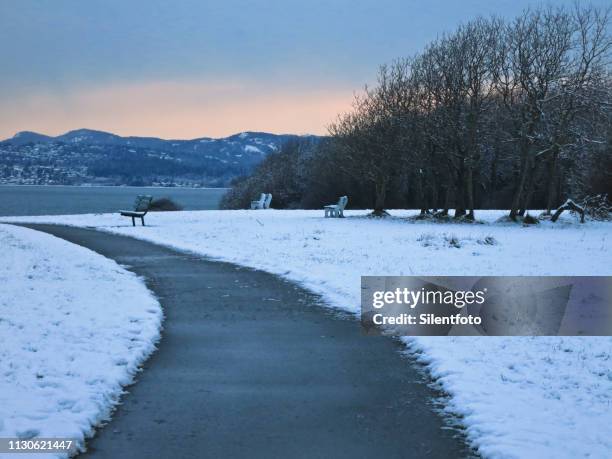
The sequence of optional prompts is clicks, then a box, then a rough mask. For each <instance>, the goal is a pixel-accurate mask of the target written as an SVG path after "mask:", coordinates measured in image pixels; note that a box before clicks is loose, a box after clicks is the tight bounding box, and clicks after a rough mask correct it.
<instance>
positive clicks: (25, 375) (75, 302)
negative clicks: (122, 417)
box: [0, 225, 162, 458]
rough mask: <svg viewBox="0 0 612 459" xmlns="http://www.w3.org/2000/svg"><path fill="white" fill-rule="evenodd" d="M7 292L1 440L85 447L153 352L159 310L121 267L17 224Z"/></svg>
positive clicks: (1, 303)
mask: <svg viewBox="0 0 612 459" xmlns="http://www.w3.org/2000/svg"><path fill="white" fill-rule="evenodd" d="M0 286H1V287H0V437H19V438H24V439H27V438H31V437H34V436H38V437H70V438H76V439H78V440H79V441H81V442H82V441H83V440H84V437H85V436H87V435H90V434H91V433H92V432H93V427H94V426H95V425H96V424H98V423H99V422H100V421H102V420H105V419H107V418H108V416H109V414H110V412H111V410H112V408H113V406H114V405H115V404H116V402H117V401H118V398H119V396H120V395H121V394H122V386H124V385H126V384H129V383H130V382H131V381H132V379H133V377H134V375H135V374H136V372H137V371H138V366H139V364H140V363H142V362H143V360H144V359H145V358H146V357H147V356H148V355H149V354H151V352H153V350H154V349H155V342H156V340H157V339H158V337H159V330H160V325H161V321H162V311H161V307H160V305H159V303H158V302H157V300H156V299H155V298H154V297H153V296H152V295H151V293H150V292H149V291H148V290H147V288H146V287H145V285H144V283H143V282H142V281H141V280H140V279H139V278H138V277H137V276H135V275H134V274H132V273H130V272H128V271H126V270H125V269H123V268H121V267H120V266H119V265H117V264H116V263H115V262H113V261H111V260H108V259H106V258H104V257H102V256H101V255H98V254H96V253H95V252H92V251H90V250H87V249H85V248H83V247H79V246H77V245H73V244H70V243H68V242H66V241H64V240H62V239H59V238H56V237H53V236H50V235H48V234H44V233H40V232H37V231H33V230H30V229H26V228H20V227H15V226H10V225H0ZM0 456H1V455H0ZM26 456H27V455H26V454H19V457H22V458H25V457H26ZM32 456H33V457H38V456H41V455H40V454H35V455H32ZM47 456H48V455H47Z"/></svg>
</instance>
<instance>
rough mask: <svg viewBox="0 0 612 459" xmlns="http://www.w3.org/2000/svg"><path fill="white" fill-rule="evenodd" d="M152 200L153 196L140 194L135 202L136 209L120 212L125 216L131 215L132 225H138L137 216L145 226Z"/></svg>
mask: <svg viewBox="0 0 612 459" xmlns="http://www.w3.org/2000/svg"><path fill="white" fill-rule="evenodd" d="M151 201H153V196H145V195H138V196H137V197H136V201H135V202H134V210H120V211H119V213H120V214H121V216H123V217H131V218H132V226H136V221H135V219H136V218H140V222H141V223H142V226H145V222H144V217H145V215H147V212H148V211H149V208H150V207H151Z"/></svg>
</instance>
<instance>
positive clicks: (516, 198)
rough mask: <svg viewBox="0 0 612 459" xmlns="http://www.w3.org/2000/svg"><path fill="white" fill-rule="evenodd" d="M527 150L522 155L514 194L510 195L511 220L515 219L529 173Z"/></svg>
mask: <svg viewBox="0 0 612 459" xmlns="http://www.w3.org/2000/svg"><path fill="white" fill-rule="evenodd" d="M529 159H530V158H529V156H528V152H526V151H525V152H524V153H523V155H522V161H521V171H520V174H519V181H518V185H517V187H516V189H515V190H514V195H513V196H512V204H511V206H510V218H511V219H512V220H516V217H517V215H518V212H519V206H520V204H521V199H522V197H523V190H524V189H525V184H526V183H527V178H528V177H527V176H528V175H529V170H530V166H531V165H530V161H529Z"/></svg>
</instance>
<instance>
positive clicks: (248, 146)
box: [244, 145, 262, 153]
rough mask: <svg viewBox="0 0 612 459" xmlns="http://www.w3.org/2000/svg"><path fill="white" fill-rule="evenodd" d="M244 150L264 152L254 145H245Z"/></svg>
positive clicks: (247, 151)
mask: <svg viewBox="0 0 612 459" xmlns="http://www.w3.org/2000/svg"><path fill="white" fill-rule="evenodd" d="M244 151H245V152H246V153H262V151H261V150H260V149H259V148H257V147H256V146H254V145H245V147H244Z"/></svg>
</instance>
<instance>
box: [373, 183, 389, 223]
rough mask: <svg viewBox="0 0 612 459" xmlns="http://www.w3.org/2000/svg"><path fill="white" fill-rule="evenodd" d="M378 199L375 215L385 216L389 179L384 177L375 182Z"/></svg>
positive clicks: (375, 204) (375, 202)
mask: <svg viewBox="0 0 612 459" xmlns="http://www.w3.org/2000/svg"><path fill="white" fill-rule="evenodd" d="M375 193H376V199H375V201H374V212H373V214H374V215H377V216H383V215H385V214H386V212H385V200H386V198H387V180H386V179H382V180H380V181H378V182H376V184H375Z"/></svg>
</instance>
